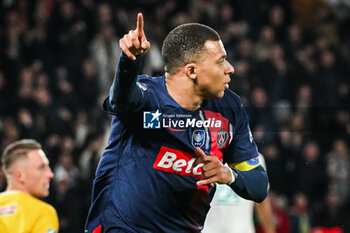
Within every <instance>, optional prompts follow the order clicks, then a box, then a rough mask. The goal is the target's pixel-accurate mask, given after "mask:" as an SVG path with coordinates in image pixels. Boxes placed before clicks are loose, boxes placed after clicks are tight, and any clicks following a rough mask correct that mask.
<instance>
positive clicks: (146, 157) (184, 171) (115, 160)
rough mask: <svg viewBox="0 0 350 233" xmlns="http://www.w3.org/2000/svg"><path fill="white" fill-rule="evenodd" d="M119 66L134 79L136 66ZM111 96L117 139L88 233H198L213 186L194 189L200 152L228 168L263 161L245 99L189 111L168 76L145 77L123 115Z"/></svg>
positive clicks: (228, 96)
mask: <svg viewBox="0 0 350 233" xmlns="http://www.w3.org/2000/svg"><path fill="white" fill-rule="evenodd" d="M122 59H124V60H122ZM121 60H122V61H121V64H120V65H119V68H118V71H117V75H116V79H118V78H121V77H119V76H120V75H121V73H123V72H124V73H128V72H134V71H133V70H130V69H131V68H130V67H132V66H133V65H130V66H129V65H125V71H124V69H123V68H124V67H123V61H124V62H125V60H126V58H125V57H123V56H122V57H121ZM129 63H132V62H131V61H130V62H129ZM136 65H137V63H136ZM128 75H130V74H128ZM129 79H130V78H129ZM134 82H135V81H134ZM114 85H119V84H116V83H114ZM123 85H124V84H123ZM128 85H133V84H128ZM128 85H126V86H128ZM112 91H113V90H111V94H110V96H109V97H108V98H107V100H106V101H105V103H104V108H105V110H106V111H107V112H109V113H111V114H113V118H112V125H111V134H110V138H109V141H108V146H107V148H106V149H105V151H104V153H103V155H102V157H101V160H100V163H99V166H98V168H97V171H96V178H95V180H94V184H93V194H92V205H91V208H90V211H89V216H88V220H87V225H86V228H87V230H88V232H92V230H93V229H95V228H96V227H97V226H99V225H101V226H102V229H103V230H104V231H103V232H107V231H108V230H109V229H113V228H116V229H119V228H120V229H124V230H125V231H127V232H150V233H155V232H167V233H168V232H174V233H175V232H176V233H179V232H200V231H201V230H202V227H203V224H204V220H205V216H206V214H207V212H208V210H209V207H210V205H209V204H210V201H211V199H212V196H213V191H215V185H209V186H207V185H206V186H197V185H196V182H197V181H198V180H199V179H201V170H200V167H201V166H202V165H201V164H200V165H198V166H197V167H193V166H192V164H193V162H194V160H195V158H196V155H195V154H194V147H201V148H202V149H203V151H204V152H205V153H206V154H208V155H209V154H210V155H212V156H217V157H218V158H219V159H220V160H221V161H222V162H223V163H229V164H231V163H238V162H241V161H246V160H250V159H254V158H255V157H257V156H258V152H257V148H256V146H255V144H254V141H253V139H252V136H251V133H250V129H249V124H248V118H247V115H246V113H245V111H244V109H243V107H242V104H241V101H240V99H239V97H238V96H237V95H236V94H234V93H233V92H231V91H229V90H226V91H225V94H224V97H223V98H221V99H215V100H208V101H205V102H203V104H202V106H201V107H200V108H199V109H197V110H196V111H189V110H186V109H184V108H182V107H181V106H179V104H178V103H177V102H176V101H175V100H174V99H173V98H172V97H171V96H170V95H169V93H168V92H167V89H166V85H165V77H164V76H163V77H149V76H146V75H141V76H138V77H137V89H136V90H128V91H132V92H136V93H135V94H134V96H132V97H128V98H129V99H126V100H125V102H124V103H123V104H119V105H118V106H117V108H113V107H112V106H111V105H113V101H112V100H111V98H121V97H115V96H113V95H114V94H113V93H112ZM117 94H119V93H117ZM119 109H123V110H122V111H118V110H119ZM260 172H262V171H260ZM237 173H238V180H237V182H235V183H237V184H238V186H240V187H238V186H237V187H232V188H233V189H234V190H235V188H237V189H239V190H238V193H239V192H241V194H242V195H243V196H246V198H249V197H250V196H249V195H250V190H248V189H246V187H245V183H246V182H245V181H244V172H240V171H237ZM248 183H249V182H248ZM266 183H267V182H266ZM233 185H234V184H233Z"/></svg>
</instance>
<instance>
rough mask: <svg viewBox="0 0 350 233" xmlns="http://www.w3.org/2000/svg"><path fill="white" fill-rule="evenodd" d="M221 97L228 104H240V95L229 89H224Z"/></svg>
mask: <svg viewBox="0 0 350 233" xmlns="http://www.w3.org/2000/svg"><path fill="white" fill-rule="evenodd" d="M221 99H222V100H223V101H225V102H229V103H230V105H234V106H235V107H237V106H238V107H241V106H242V102H241V97H239V95H237V94H236V93H234V92H233V91H231V90H225V92H224V96H223V97H222V98H221Z"/></svg>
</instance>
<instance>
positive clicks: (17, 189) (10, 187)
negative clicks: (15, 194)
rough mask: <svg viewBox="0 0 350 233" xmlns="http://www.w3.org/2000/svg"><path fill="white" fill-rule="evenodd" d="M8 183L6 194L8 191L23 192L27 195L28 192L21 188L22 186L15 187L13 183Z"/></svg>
mask: <svg viewBox="0 0 350 233" xmlns="http://www.w3.org/2000/svg"><path fill="white" fill-rule="evenodd" d="M7 182H8V185H7V188H6V192H9V191H20V192H24V193H28V191H27V190H26V189H25V188H24V187H23V186H22V185H17V184H14V183H13V182H9V181H7Z"/></svg>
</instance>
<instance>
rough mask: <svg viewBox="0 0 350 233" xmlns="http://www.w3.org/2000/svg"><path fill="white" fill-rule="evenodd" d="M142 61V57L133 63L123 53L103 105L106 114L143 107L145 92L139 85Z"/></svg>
mask: <svg viewBox="0 0 350 233" xmlns="http://www.w3.org/2000/svg"><path fill="white" fill-rule="evenodd" d="M141 61H142V55H141V56H137V57H136V60H135V61H133V60H131V59H129V58H128V57H127V56H126V55H125V54H124V53H121V55H120V59H119V63H118V66H117V69H116V72H115V76H114V80H113V84H112V86H111V88H110V90H109V96H108V97H107V98H106V100H105V101H104V103H103V108H104V110H105V111H106V112H108V113H111V114H115V113H125V112H130V111H136V110H137V109H138V108H139V107H140V106H141V105H142V101H143V92H142V89H141V88H140V86H138V85H137V74H138V72H139V69H140V67H141Z"/></svg>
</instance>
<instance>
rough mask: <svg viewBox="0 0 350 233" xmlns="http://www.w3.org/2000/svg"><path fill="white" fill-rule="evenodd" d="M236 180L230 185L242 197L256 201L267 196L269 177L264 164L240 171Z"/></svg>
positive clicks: (237, 171)
mask: <svg viewBox="0 0 350 233" xmlns="http://www.w3.org/2000/svg"><path fill="white" fill-rule="evenodd" d="M233 170H234V172H236V173H237V177H236V180H235V182H233V183H232V184H230V187H231V188H232V189H233V190H234V191H235V192H236V193H237V194H238V195H239V196H241V197H243V198H245V199H248V200H252V201H255V202H259V203H260V202H262V201H263V200H264V199H265V198H266V196H267V190H268V178H267V174H266V172H265V170H264V169H263V167H262V166H258V167H256V168H254V169H252V170H249V171H239V170H237V169H235V168H233Z"/></svg>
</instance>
